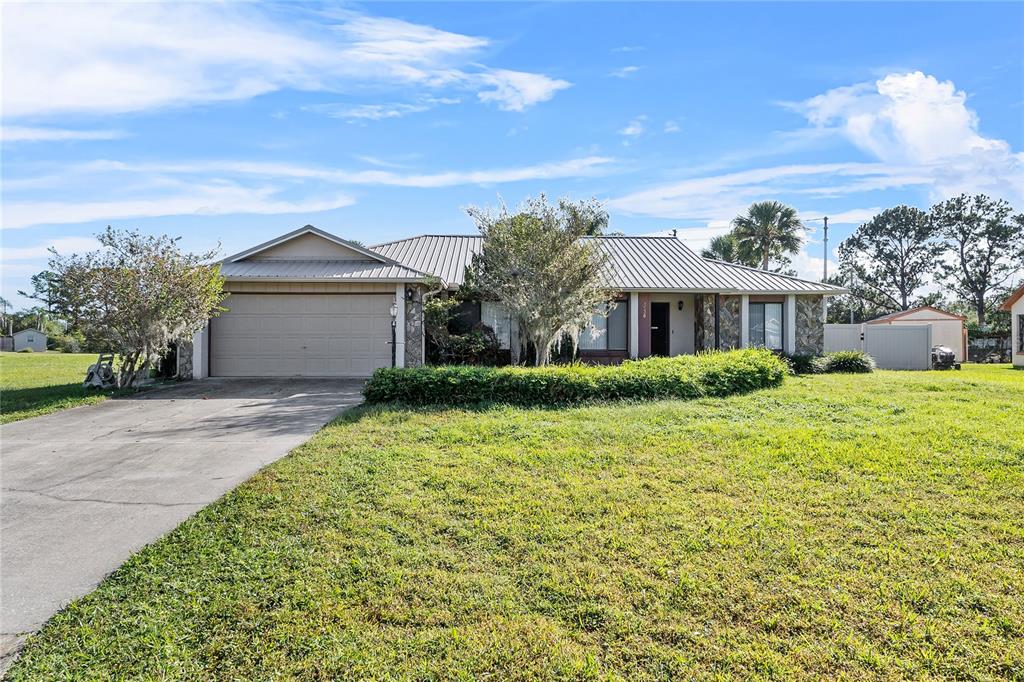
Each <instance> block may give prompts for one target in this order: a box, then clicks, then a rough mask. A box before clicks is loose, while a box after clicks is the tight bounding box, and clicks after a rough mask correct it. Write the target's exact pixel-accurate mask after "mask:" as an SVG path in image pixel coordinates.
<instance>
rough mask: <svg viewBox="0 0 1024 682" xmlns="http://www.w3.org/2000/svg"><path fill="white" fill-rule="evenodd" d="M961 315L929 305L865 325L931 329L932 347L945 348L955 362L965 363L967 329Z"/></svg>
mask: <svg viewBox="0 0 1024 682" xmlns="http://www.w3.org/2000/svg"><path fill="white" fill-rule="evenodd" d="M965 319H966V318H965V317H964V316H963V315H954V314H953V313H947V312H946V311H945V310H939V309H938V308H934V307H932V306H930V305H924V306H920V307H917V308H911V309H910V310H901V311H899V312H897V313H891V314H889V315H883V316H882V317H876V318H875V319H873V320H868V321H867V322H866V323H865V324H888V325H892V326H897V327H898V326H922V325H927V326H930V327H931V328H932V345H933V346H947V347H948V348H950V349H952V350H953V352H954V353H956V361H957V362H966V361H967V327H965V326H964V320H965Z"/></svg>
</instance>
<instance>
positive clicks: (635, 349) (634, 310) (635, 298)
mask: <svg viewBox="0 0 1024 682" xmlns="http://www.w3.org/2000/svg"><path fill="white" fill-rule="evenodd" d="M629 357H631V358H633V359H634V360H635V359H636V358H638V357H640V295H639V294H638V293H637V292H635V291H631V292H629Z"/></svg>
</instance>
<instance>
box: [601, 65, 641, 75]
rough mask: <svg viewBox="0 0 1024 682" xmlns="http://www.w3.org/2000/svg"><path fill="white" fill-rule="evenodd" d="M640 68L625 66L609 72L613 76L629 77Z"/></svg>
mask: <svg viewBox="0 0 1024 682" xmlns="http://www.w3.org/2000/svg"><path fill="white" fill-rule="evenodd" d="M639 70H640V67H639V66H633V65H630V66H623V67H622V68H621V69H614V70H612V71H611V72H609V73H608V75H609V76H611V77H612V78H629V77H630V76H632V75H633V74H634V73H636V72H637V71H639Z"/></svg>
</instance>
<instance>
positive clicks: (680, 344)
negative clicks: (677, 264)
mask: <svg viewBox="0 0 1024 682" xmlns="http://www.w3.org/2000/svg"><path fill="white" fill-rule="evenodd" d="M679 301H682V302H683V309H682V310H680V309H679ZM694 301H695V299H694V296H693V294H651V303H668V304H669V306H668V311H669V312H668V332H669V344H668V352H669V355H692V354H693V353H694V349H695V346H694V338H693V333H694V328H693V315H694ZM638 323H639V321H638Z"/></svg>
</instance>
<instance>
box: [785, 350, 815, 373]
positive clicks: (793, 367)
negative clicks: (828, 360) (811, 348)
mask: <svg viewBox="0 0 1024 682" xmlns="http://www.w3.org/2000/svg"><path fill="white" fill-rule="evenodd" d="M783 357H784V358H785V359H786V363H787V364H788V365H789V371H790V373H791V374H821V373H822V366H821V360H822V358H821V356H820V355H814V354H811V353H794V354H792V355H785V356H783Z"/></svg>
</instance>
